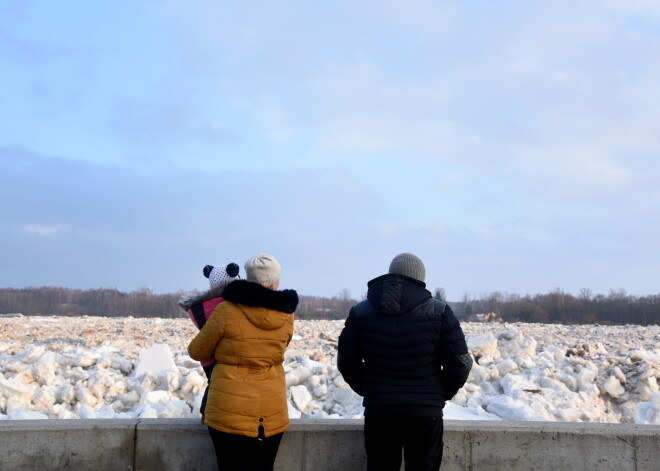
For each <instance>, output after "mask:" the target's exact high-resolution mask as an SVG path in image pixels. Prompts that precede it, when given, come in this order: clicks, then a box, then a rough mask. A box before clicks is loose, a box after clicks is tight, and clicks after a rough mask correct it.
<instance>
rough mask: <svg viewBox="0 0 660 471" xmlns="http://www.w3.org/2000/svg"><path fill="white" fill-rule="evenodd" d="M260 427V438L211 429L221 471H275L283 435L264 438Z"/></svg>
mask: <svg viewBox="0 0 660 471" xmlns="http://www.w3.org/2000/svg"><path fill="white" fill-rule="evenodd" d="M263 430H264V429H263V427H259V437H258V438H257V437H246V436H244V435H234V434H233V433H225V432H221V431H219V430H216V429H214V428H211V427H209V433H210V434H211V440H213V447H214V448H215V457H216V459H217V460H218V469H219V470H220V471H273V465H274V464H275V457H276V456H277V449H278V448H279V447H280V441H281V440H282V435H283V433H278V434H277V435H272V436H270V437H267V438H266V437H264V436H263Z"/></svg>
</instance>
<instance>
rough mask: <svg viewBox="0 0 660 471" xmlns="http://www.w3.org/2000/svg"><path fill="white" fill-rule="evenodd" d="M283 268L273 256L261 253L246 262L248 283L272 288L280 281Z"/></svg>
mask: <svg viewBox="0 0 660 471" xmlns="http://www.w3.org/2000/svg"><path fill="white" fill-rule="evenodd" d="M281 273H282V268H281V267H280V263H279V262H278V261H277V260H276V259H275V257H273V256H272V255H268V254H267V253H260V254H259V255H255V256H254V257H252V258H251V259H250V260H248V261H247V262H245V276H246V278H247V280H248V281H253V282H255V283H259V284H260V285H264V286H272V285H274V284H275V283H277V282H278V281H280V274H281Z"/></svg>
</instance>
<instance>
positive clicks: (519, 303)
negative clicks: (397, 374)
mask: <svg viewBox="0 0 660 471" xmlns="http://www.w3.org/2000/svg"><path fill="white" fill-rule="evenodd" d="M183 294H184V293H183V292H178V293H170V294H154V293H153V292H152V291H151V290H150V289H149V288H141V289H139V290H137V291H132V292H121V291H119V290H117V289H116V288H99V289H89V290H80V289H72V288H58V287H51V286H44V287H30V288H20V289H17V288H0V314H9V313H21V314H23V315H26V316H82V315H88V316H103V317H127V316H132V317H163V318H177V317H186V313H185V312H184V311H183V309H181V308H180V307H179V305H178V304H177V301H178V300H179V299H180V298H181V297H182V296H183ZM435 297H436V298H439V299H443V300H444V299H445V292H444V290H443V289H442V288H437V289H436V290H435ZM357 302H358V301H357V300H356V299H353V298H352V297H351V295H350V291H349V290H342V292H341V293H339V294H338V295H336V296H333V297H323V296H305V295H301V296H300V303H299V304H298V309H297V310H296V317H297V318H299V319H345V318H346V316H347V315H348V312H349V311H350V309H351V307H353V306H354V305H355V304H357ZM449 304H450V305H451V306H452V308H453V310H454V313H456V315H457V317H458V318H459V319H461V320H469V319H470V316H471V314H473V313H475V312H493V313H495V314H496V315H497V317H498V318H499V319H501V320H503V321H506V322H536V323H561V324H593V323H599V324H640V325H649V324H660V295H650V296H630V295H628V294H626V292H625V291H624V290H611V291H610V293H609V294H608V295H602V294H596V295H594V294H593V293H592V292H591V291H590V290H588V289H583V290H581V291H580V293H579V294H578V295H577V296H574V295H572V294H570V293H566V292H564V291H562V290H560V289H556V290H554V291H551V292H549V293H546V294H536V295H534V296H530V295H525V296H520V295H517V294H502V293H499V292H493V293H491V294H489V295H482V296H480V297H471V296H469V295H467V294H465V295H464V296H463V299H462V300H461V301H456V302H449Z"/></svg>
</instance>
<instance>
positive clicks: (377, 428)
mask: <svg viewBox="0 0 660 471" xmlns="http://www.w3.org/2000/svg"><path fill="white" fill-rule="evenodd" d="M425 275H426V269H425V268H424V264H423V263H422V261H421V260H420V259H419V258H418V257H416V256H415V255H413V254H411V253H402V254H400V255H397V256H396V257H394V259H393V260H392V263H391V264H390V268H389V273H388V274H387V275H383V276H380V277H378V278H375V279H373V280H371V281H370V282H369V283H368V285H367V286H368V292H367V299H366V300H365V301H362V302H361V303H359V304H357V305H356V306H354V307H353V308H352V309H351V311H350V313H349V314H348V318H347V319H346V323H345V325H344V330H343V331H342V333H341V335H340V336H339V351H338V360H337V366H338V368H339V371H340V372H341V374H342V375H343V377H344V379H345V380H346V382H347V383H348V384H349V385H350V386H351V388H352V389H353V390H354V391H355V392H356V393H358V394H359V395H360V396H364V400H363V402H362V404H363V405H364V408H365V409H364V441H365V449H366V452H367V469H368V470H369V471H376V470H378V471H388V470H392V471H394V470H396V471H398V470H399V468H400V467H401V450H402V449H403V454H404V458H405V465H406V471H412V470H414V471H421V470H425V471H426V470H429V471H430V470H435V471H437V470H438V469H440V464H441V462H442V445H443V443H442V433H443V424H442V409H443V407H444V405H445V401H448V400H449V399H451V398H452V397H453V396H454V395H455V394H456V392H457V391H458V390H459V389H460V388H461V387H462V386H463V385H464V384H465V381H466V380H467V377H468V374H469V373H470V368H471V367H472V358H471V357H470V354H469V353H468V350H467V345H466V343H465V336H464V335H463V330H462V329H461V326H460V324H459V322H458V320H457V319H456V317H455V316H454V313H453V312H452V310H451V308H450V307H449V306H448V305H447V304H445V303H444V302H442V301H440V300H437V299H433V297H432V295H431V293H430V292H429V291H428V290H426V284H425V283H424V278H425Z"/></svg>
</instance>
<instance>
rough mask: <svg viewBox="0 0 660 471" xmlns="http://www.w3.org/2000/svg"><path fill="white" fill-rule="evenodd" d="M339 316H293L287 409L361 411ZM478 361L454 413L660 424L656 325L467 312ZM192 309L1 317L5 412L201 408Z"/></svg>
mask: <svg viewBox="0 0 660 471" xmlns="http://www.w3.org/2000/svg"><path fill="white" fill-rule="evenodd" d="M342 325H343V322H342V321H303V320H297V321H296V324H295V335H294V338H293V340H292V342H291V345H290V346H289V349H288V350H287V353H286V359H285V370H286V372H287V386H288V390H289V398H290V400H289V413H290V416H291V417H292V418H296V417H310V418H337V419H341V418H354V417H361V416H362V412H363V410H362V406H361V398H360V397H359V396H357V395H355V394H354V393H353V392H352V391H351V390H350V389H349V388H348V386H347V385H346V383H345V382H344V381H343V379H342V377H341V375H340V374H339V372H338V371H337V368H336V352H337V348H336V347H337V336H338V335H339V333H340V332H341V328H342ZM462 325H463V330H464V331H465V334H466V337H467V338H468V346H469V349H470V353H471V354H472V355H473V357H474V359H475V360H476V361H475V365H474V367H473V370H472V372H471V374H470V378H469V379H468V383H467V384H466V385H465V387H464V388H463V389H462V390H461V391H459V393H458V394H457V396H456V397H455V398H454V399H453V400H452V401H451V402H450V403H448V405H447V407H446V408H445V416H446V418H449V419H452V418H453V419H479V420H488V419H490V420H544V421H569V422H621V423H633V422H634V423H641V424H643V423H653V424H660V392H658V381H660V327H659V326H646V327H642V326H597V325H596V326H562V325H544V324H518V323H516V324H496V323H483V324H482V323H463V324H462ZM195 334H196V328H195V327H194V326H193V324H192V323H191V322H190V321H189V320H188V319H136V318H100V317H78V318H66V317H38V318H36V317H17V318H1V319H0V420H3V419H4V420H7V419H37V418H41V419H44V418H51V419H57V418H135V417H161V418H166V417H198V416H199V412H198V409H199V402H200V400H201V394H202V393H203V391H204V388H205V386H206V379H205V377H204V373H203V371H202V369H201V367H200V366H199V364H198V363H197V362H196V361H193V360H191V359H190V358H189V357H188V355H187V353H186V347H187V345H188V342H189V341H190V339H192V338H193V337H194V335H195Z"/></svg>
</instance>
